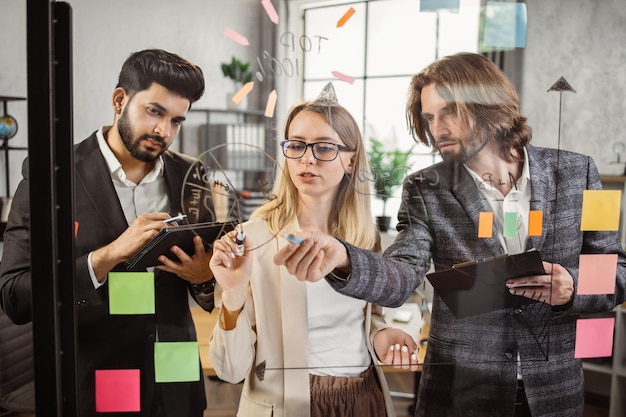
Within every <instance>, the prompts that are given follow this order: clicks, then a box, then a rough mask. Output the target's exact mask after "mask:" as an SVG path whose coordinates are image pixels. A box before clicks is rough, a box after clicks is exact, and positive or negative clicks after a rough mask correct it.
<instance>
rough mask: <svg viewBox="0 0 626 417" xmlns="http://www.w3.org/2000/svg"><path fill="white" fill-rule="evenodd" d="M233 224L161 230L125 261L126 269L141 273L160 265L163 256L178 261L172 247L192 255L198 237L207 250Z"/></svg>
mask: <svg viewBox="0 0 626 417" xmlns="http://www.w3.org/2000/svg"><path fill="white" fill-rule="evenodd" d="M234 227H235V225H234V224H233V223H219V222H206V223H196V224H184V225H180V226H171V227H165V228H163V229H161V231H160V232H159V234H158V235H156V236H155V238H154V239H152V240H151V241H150V242H148V243H147V244H146V245H145V246H144V247H143V248H141V250H140V251H139V252H137V254H136V255H135V256H133V257H132V258H131V259H129V260H128V261H126V268H128V270H130V271H143V270H145V269H146V268H148V267H151V266H156V265H160V264H161V262H159V261H158V259H157V258H158V257H159V256H161V255H165V256H167V257H168V258H170V259H172V260H174V261H178V258H177V257H176V255H174V254H173V253H172V251H171V250H170V248H171V247H172V246H174V245H176V246H178V247H179V248H181V249H182V250H183V251H185V253H187V254H188V255H190V256H191V255H193V253H194V245H193V237H194V236H196V235H197V236H200V237H201V238H202V241H203V242H204V247H205V248H206V249H209V248H210V247H211V246H213V242H214V241H215V240H216V239H218V238H219V237H221V236H222V235H223V234H224V233H226V232H229V231H231V230H233V229H234Z"/></svg>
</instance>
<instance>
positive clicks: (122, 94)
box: [111, 87, 127, 114]
mask: <svg viewBox="0 0 626 417" xmlns="http://www.w3.org/2000/svg"><path fill="white" fill-rule="evenodd" d="M126 97H127V95H126V90H124V89H123V88H122V87H117V88H116V89H115V90H113V95H112V97H111V98H112V104H113V109H114V110H115V114H122V110H123V109H124V105H125V104H126Z"/></svg>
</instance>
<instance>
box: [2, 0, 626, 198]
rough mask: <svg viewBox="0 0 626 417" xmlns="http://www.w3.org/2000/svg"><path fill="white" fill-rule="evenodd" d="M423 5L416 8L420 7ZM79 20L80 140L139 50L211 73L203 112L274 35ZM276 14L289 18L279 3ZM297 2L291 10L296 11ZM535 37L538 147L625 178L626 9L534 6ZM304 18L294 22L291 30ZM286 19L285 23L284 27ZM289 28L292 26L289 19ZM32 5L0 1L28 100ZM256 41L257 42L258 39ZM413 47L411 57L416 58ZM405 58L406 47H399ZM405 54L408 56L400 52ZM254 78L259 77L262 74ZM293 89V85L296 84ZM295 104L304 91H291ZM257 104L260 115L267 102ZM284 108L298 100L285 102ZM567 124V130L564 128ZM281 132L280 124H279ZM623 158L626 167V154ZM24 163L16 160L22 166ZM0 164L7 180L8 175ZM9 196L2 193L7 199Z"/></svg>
mask: <svg viewBox="0 0 626 417" xmlns="http://www.w3.org/2000/svg"><path fill="white" fill-rule="evenodd" d="M416 2H417V0H416ZM69 3H70V4H71V5H72V9H73V14H74V132H75V140H77V141H78V140H81V139H82V138H84V137H86V136H87V135H89V134H90V133H91V132H92V131H93V130H95V129H96V128H98V127H99V126H100V125H102V124H107V123H110V122H111V121H112V120H113V113H112V111H111V109H110V105H109V97H110V94H111V90H112V89H113V87H114V85H115V81H116V77H117V73H118V70H119V67H120V65H121V63H122V61H123V60H124V58H125V57H126V56H127V55H128V54H129V53H130V52H131V51H133V50H137V49H142V48H146V47H162V48H165V49H171V50H174V51H177V52H179V53H180V54H182V55H184V56H186V57H188V58H190V59H191V60H194V61H196V62H197V63H199V64H200V65H201V66H202V67H203V69H204V70H205V73H206V78H207V92H206V94H205V96H204V97H203V98H202V100H201V101H200V102H199V103H198V104H197V105H196V106H197V107H219V108H223V107H224V106H225V104H224V103H225V98H224V97H225V95H226V93H227V92H228V91H229V90H230V88H231V86H230V82H229V81H228V80H226V79H224V78H223V77H222V75H221V72H220V68H219V63H220V62H222V61H225V60H229V59H230V56H231V54H236V55H237V56H241V57H244V58H246V59H248V60H250V61H253V62H254V61H255V59H256V56H257V55H259V51H260V50H261V49H262V46H261V45H260V44H259V42H255V41H257V40H259V39H261V38H262V37H263V36H265V35H266V31H267V26H265V27H264V26H262V24H261V23H260V22H262V21H263V19H266V17H265V15H264V11H263V9H262V7H261V5H260V1H257V0H234V1H229V2H225V1H221V0H179V1H177V2H175V3H172V2H171V0H133V1H127V0H71V1H70V2H69ZM274 3H275V4H276V8H277V9H279V10H284V8H281V7H280V6H279V5H278V1H277V0H274ZM299 3H302V1H300V0H297V1H293V2H289V4H290V8H291V9H292V10H291V11H292V12H293V11H294V9H295V5H296V4H299ZM526 3H527V6H528V37H527V46H526V48H525V50H524V57H523V70H522V80H523V81H522V88H521V91H520V95H521V99H522V109H523V112H524V113H525V114H526V115H527V116H528V119H529V123H530V125H531V126H532V127H533V131H534V139H533V142H534V143H535V144H537V145H547V146H557V145H559V143H558V138H559V127H560V129H561V132H560V140H561V142H560V146H561V147H562V148H564V149H572V150H576V151H579V152H584V153H588V154H590V155H591V156H593V157H594V159H595V160H596V162H597V163H598V165H599V167H600V171H601V172H602V173H619V172H622V171H623V163H620V164H613V163H612V162H615V161H616V158H617V157H616V154H615V152H614V150H613V144H614V142H619V141H621V142H623V143H625V144H626V139H623V138H622V137H621V136H622V135H623V134H624V132H625V131H626V118H625V117H624V114H626V103H625V102H624V99H623V97H624V95H625V90H626V71H624V63H625V62H626V48H625V47H624V45H626V7H624V6H626V0H603V1H602V2H594V1H590V0H550V1H545V0H527V1H526ZM297 15H298V14H297V12H295V13H292V16H291V22H290V24H291V25H293V23H294V22H293V21H294V19H295V17H294V16H297ZM284 16H286V14H284V15H282V16H281V17H284ZM283 20H286V19H283ZM226 26H231V27H232V28H233V29H236V30H239V31H242V32H246V33H250V34H253V35H252V36H249V38H250V39H251V40H253V42H251V46H250V47H244V46H240V45H238V44H236V43H235V42H233V41H231V40H229V39H227V38H225V37H224V35H223V31H224V28H225V27H226ZM25 27H26V0H2V13H0V39H3V48H2V50H3V52H2V59H0V95H16V96H26V94H27V91H26V31H25ZM255 36H256V37H255ZM415 41H416V40H407V41H406V42H407V43H408V44H409V45H408V47H407V49H406V50H410V43H412V42H415ZM398 47H399V48H400V46H398ZM398 53H402V50H399V52H398ZM255 69H256V68H255ZM561 76H564V77H565V78H566V79H567V81H569V83H570V84H571V85H572V86H573V87H574V89H576V93H575V94H573V93H564V94H563V96H562V99H563V101H562V109H561V111H560V112H559V106H560V105H559V101H560V100H559V99H560V95H559V94H558V93H547V90H548V88H549V87H550V86H551V85H552V84H553V83H554V82H555V81H556V80H557V79H558V78H559V77H561ZM292 81H294V80H292ZM282 91H289V93H290V94H297V92H298V90H297V89H293V88H292V89H290V90H286V89H283V90H282ZM254 94H257V93H255V92H253V97H252V101H253V102H255V101H256V102H257V103H258V105H256V106H255V108H259V109H262V106H261V104H260V103H261V102H263V99H262V98H261V97H260V96H258V95H256V96H254ZM283 98H284V100H283V101H282V103H283V104H282V106H283V107H282V108H283V109H284V108H286V107H285V104H284V103H289V102H291V101H293V100H295V99H296V98H297V97H296V98H294V99H293V100H292V99H290V98H289V97H284V96H283ZM9 111H10V113H11V114H12V115H13V116H15V117H16V118H17V119H18V120H19V121H20V122H21V123H20V130H19V132H18V134H17V136H16V137H15V138H13V139H12V140H11V144H12V145H16V146H23V145H25V144H26V141H27V136H26V135H27V127H26V103H25V102H16V103H11V104H10V105H9ZM559 116H561V122H560V125H559ZM279 125H280V124H279ZM624 148H625V150H624V152H623V153H622V154H621V155H620V159H621V161H624V160H626V146H625V147H624ZM23 154H25V153H20V152H17V153H14V154H12V155H14V158H15V159H16V160H21V159H22V156H23ZM3 170H4V167H3V160H2V158H0V173H1V172H3ZM11 171H12V178H11V183H12V184H13V185H12V187H11V188H12V191H14V189H15V185H16V184H17V181H18V180H19V177H20V174H19V163H16V162H12V163H11ZM2 188H3V187H0V190H2Z"/></svg>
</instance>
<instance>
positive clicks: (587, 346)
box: [574, 317, 615, 358]
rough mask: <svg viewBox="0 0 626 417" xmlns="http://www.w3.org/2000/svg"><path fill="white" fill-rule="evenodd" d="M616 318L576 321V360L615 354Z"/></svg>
mask: <svg viewBox="0 0 626 417" xmlns="http://www.w3.org/2000/svg"><path fill="white" fill-rule="evenodd" d="M614 326H615V318H614V317H610V318H600V319H578V320H577V321H576V347H575V350H574V357H575V358H603V357H608V356H611V355H612V354H613V327H614Z"/></svg>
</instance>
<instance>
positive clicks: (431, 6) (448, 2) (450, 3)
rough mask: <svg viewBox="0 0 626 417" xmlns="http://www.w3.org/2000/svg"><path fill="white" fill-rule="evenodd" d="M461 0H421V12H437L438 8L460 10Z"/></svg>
mask: <svg viewBox="0 0 626 417" xmlns="http://www.w3.org/2000/svg"><path fill="white" fill-rule="evenodd" d="M460 2H461V0H422V1H420V12H436V11H437V10H441V9H446V10H453V11H458V10H459V3H460Z"/></svg>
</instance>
